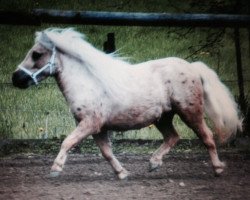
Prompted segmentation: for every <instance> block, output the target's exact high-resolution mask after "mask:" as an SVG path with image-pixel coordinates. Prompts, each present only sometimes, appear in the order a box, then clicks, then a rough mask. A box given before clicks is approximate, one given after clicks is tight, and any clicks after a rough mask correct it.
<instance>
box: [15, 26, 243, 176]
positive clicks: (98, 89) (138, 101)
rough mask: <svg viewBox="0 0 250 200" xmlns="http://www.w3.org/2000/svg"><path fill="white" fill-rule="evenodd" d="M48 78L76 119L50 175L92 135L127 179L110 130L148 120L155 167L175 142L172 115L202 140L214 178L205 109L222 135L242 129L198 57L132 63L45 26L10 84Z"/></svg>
mask: <svg viewBox="0 0 250 200" xmlns="http://www.w3.org/2000/svg"><path fill="white" fill-rule="evenodd" d="M48 76H54V77H55V79H56V81H57V83H58V85H59V88H60V90H61V91H62V93H63V95H64V96H65V98H66V100H67V102H68V104H69V106H70V109H71V111H72V113H73V115H74V117H75V119H76V120H77V122H78V125H77V127H76V129H75V130H74V131H73V132H72V133H71V134H69V135H68V137H67V138H66V139H65V140H64V141H63V143H62V145H61V149H60V152H59V154H58V156H57V157H56V159H55V161H54V164H53V166H52V168H51V175H52V176H56V175H59V173H60V172H61V171H62V170H63V166H64V164H65V161H66V157H67V153H68V151H69V150H70V149H71V148H72V147H73V146H75V145H77V144H78V143H79V142H81V141H82V140H84V139H85V138H86V137H88V136H90V135H92V136H93V138H94V140H95V141H96V144H97V145H98V146H99V147H100V150H101V152H102V154H103V156H104V157H105V158H106V159H107V160H108V161H109V163H110V164H111V166H112V167H113V169H114V171H115V173H117V175H118V177H119V178H120V179H124V178H126V177H127V175H128V172H127V171H126V169H125V168H124V167H123V166H122V165H121V164H120V163H119V161H118V160H117V159H116V157H115V156H114V155H113V152H112V149H111V144H110V141H109V138H108V135H107V131H108V130H128V129H138V128H142V127H145V126H148V125H150V124H152V123H153V124H155V126H156V127H157V128H158V129H159V131H160V132H161V133H162V135H163V138H164V141H163V144H162V145H161V146H160V148H159V149H158V150H157V151H156V152H155V153H154V154H153V155H152V157H151V159H150V167H151V170H154V169H156V168H158V167H159V166H161V165H162V157H163V156H164V155H165V154H167V153H168V152H169V150H170V148H171V147H173V146H174V145H175V144H176V142H177V141H178V140H179V136H178V133H177V132H176V130H175V129H174V127H173V124H172V119H173V117H174V115H175V114H178V115H179V116H180V118H181V119H182V120H183V121H184V122H185V123H186V124H187V125H188V126H189V127H190V128H191V129H192V130H193V131H194V132H195V133H196V134H197V135H198V137H199V138H200V139H201V140H202V141H203V142H204V144H205V146H206V147H207V149H208V152H209V154H210V158H211V161H212V165H213V168H214V172H215V174H216V175H219V174H221V173H222V172H223V169H224V167H225V164H224V163H223V162H221V161H220V160H219V158H218V155H217V151H216V146H215V142H214V139H213V134H212V132H211V130H210V129H209V128H208V126H207V125H206V122H205V120H204V112H205V111H206V113H207V115H208V116H209V118H210V119H211V120H212V121H213V122H214V127H215V132H216V133H217V134H218V136H219V138H221V140H226V139H228V138H229V137H231V136H232V135H234V134H235V133H236V131H237V130H238V129H239V130H241V127H242V125H241V119H240V118H239V116H238V113H237V112H238V110H237V105H236V103H235V101H234V100H233V97H232V95H231V94H230V92H229V91H228V89H227V88H226V87H225V86H224V85H223V84H222V83H221V82H220V80H219V78H218V77H217V75H216V73H215V72H214V71H212V70H211V69H209V68H208V67H207V66H206V65H205V64H203V63H201V62H195V63H189V62H187V61H185V60H182V59H180V58H175V57H170V58H164V59H159V60H152V61H148V62H145V63H141V64H136V65H131V64H130V63H127V62H125V61H122V60H121V59H119V58H116V57H114V56H112V55H107V54H105V53H103V52H101V51H99V50H97V49H96V48H94V47H93V46H92V45H90V44H89V43H88V42H86V41H85V39H84V36H83V35H82V34H80V33H79V32H76V31H74V30H73V29H47V30H44V31H43V32H38V33H37V34H36V39H35V45H34V46H33V47H32V48H31V50H30V51H29V52H28V54H27V56H26V58H25V59H24V60H23V62H22V63H21V64H20V65H19V66H18V68H17V70H16V71H15V72H14V73H13V76H12V81H13V84H14V86H17V87H19V88H27V87H29V86H30V85H33V84H38V83H39V82H40V81H42V80H43V79H45V78H46V77H48Z"/></svg>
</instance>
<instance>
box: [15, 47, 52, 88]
mask: <svg viewBox="0 0 250 200" xmlns="http://www.w3.org/2000/svg"><path fill="white" fill-rule="evenodd" d="M55 57H56V48H55V47H53V50H52V55H51V57H50V59H49V62H48V63H47V64H46V65H44V66H43V67H42V68H41V69H39V70H38V71H36V72H31V71H29V70H28V69H26V68H24V67H22V66H19V67H18V68H19V69H20V70H22V71H23V72H25V73H26V74H28V75H29V76H30V77H31V78H32V80H33V81H34V83H35V84H36V85H38V80H37V76H38V75H39V74H40V73H42V72H43V71H44V70H46V69H47V68H49V73H50V75H52V73H53V71H54V68H55Z"/></svg>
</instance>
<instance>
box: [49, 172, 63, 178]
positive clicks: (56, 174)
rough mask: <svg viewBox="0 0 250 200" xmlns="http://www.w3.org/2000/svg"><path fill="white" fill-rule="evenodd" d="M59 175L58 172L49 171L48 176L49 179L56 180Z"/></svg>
mask: <svg viewBox="0 0 250 200" xmlns="http://www.w3.org/2000/svg"><path fill="white" fill-rule="evenodd" d="M60 173H61V172H58V171H51V172H50V174H49V175H50V177H51V178H56V177H58V176H59V175H60Z"/></svg>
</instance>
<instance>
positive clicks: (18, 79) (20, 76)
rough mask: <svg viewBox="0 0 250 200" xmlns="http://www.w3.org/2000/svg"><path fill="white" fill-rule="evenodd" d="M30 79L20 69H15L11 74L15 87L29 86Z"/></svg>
mask: <svg viewBox="0 0 250 200" xmlns="http://www.w3.org/2000/svg"><path fill="white" fill-rule="evenodd" d="M30 80H31V78H30V77H29V76H27V75H26V74H25V73H24V72H22V71H16V72H14V73H13V74H12V84H13V85H14V86H15V87H18V88H22V89H25V88H27V87H29V82H30Z"/></svg>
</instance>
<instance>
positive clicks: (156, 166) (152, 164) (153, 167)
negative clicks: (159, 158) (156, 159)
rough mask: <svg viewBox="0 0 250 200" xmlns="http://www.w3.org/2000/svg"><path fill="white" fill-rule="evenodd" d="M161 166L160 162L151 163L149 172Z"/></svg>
mask: <svg viewBox="0 0 250 200" xmlns="http://www.w3.org/2000/svg"><path fill="white" fill-rule="evenodd" d="M159 168H160V165H159V164H157V163H150V164H149V169H148V171H149V172H155V171H158V170H159Z"/></svg>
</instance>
